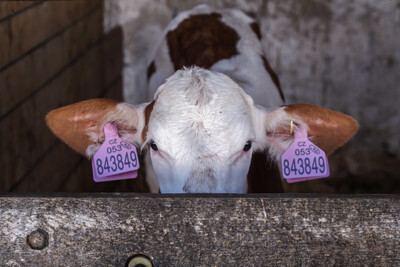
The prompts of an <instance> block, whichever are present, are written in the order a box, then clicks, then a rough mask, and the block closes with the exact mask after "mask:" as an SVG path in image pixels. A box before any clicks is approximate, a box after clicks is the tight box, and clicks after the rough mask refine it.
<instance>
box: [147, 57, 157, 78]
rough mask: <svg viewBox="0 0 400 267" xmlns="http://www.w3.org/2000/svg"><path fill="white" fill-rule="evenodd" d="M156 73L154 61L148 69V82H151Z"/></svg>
mask: <svg viewBox="0 0 400 267" xmlns="http://www.w3.org/2000/svg"><path fill="white" fill-rule="evenodd" d="M154 72H156V64H155V63H154V61H152V62H151V63H150V65H149V67H148V68H147V80H150V77H151V75H153V73H154Z"/></svg>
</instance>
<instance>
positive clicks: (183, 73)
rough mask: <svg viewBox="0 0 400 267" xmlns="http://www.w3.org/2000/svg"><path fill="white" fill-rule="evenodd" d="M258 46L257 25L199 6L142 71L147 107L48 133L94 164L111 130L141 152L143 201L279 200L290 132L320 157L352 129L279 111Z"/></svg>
mask: <svg viewBox="0 0 400 267" xmlns="http://www.w3.org/2000/svg"><path fill="white" fill-rule="evenodd" d="M260 38H261V36H260V32H259V29H258V26H257V24H256V23H255V22H254V21H253V20H252V19H251V18H249V17H248V16H246V15H245V14H244V13H242V12H240V11H238V10H219V11H216V10H213V9H212V8H210V7H208V6H205V5H202V6H198V7H196V8H194V9H192V10H190V11H188V12H183V13H181V14H179V15H178V16H177V17H176V18H175V19H174V20H173V21H171V23H170V24H169V25H168V27H167V29H166V31H165V36H164V38H163V39H162V41H161V42H160V43H159V45H158V48H157V50H156V51H155V53H154V55H153V56H152V60H151V61H150V63H149V68H148V73H147V76H148V77H147V78H148V84H149V93H150V95H151V96H153V95H154V98H152V99H151V100H150V102H147V103H144V104H141V105H136V106H132V105H129V104H126V103H119V102H116V101H113V100H109V99H92V100H87V101H83V102H80V103H77V104H73V105H69V106H66V107H62V108H59V109H57V110H54V111H52V112H50V113H49V114H48V115H47V118H46V120H47V123H48V126H49V127H50V129H51V130H52V131H53V132H54V133H55V134H56V135H57V136H58V137H60V138H61V139H62V140H63V141H64V142H66V143H67V144H68V145H70V146H71V147H72V148H73V149H75V150H76V151H77V152H79V153H81V154H84V155H86V156H87V157H88V158H92V157H93V155H94V154H95V153H96V151H97V150H98V148H99V146H100V145H101V144H102V142H103V141H104V133H103V127H104V125H105V124H106V123H109V122H111V123H113V124H114V125H115V126H116V127H117V129H118V134H119V135H120V136H121V137H122V138H124V139H126V140H128V141H130V142H131V143H133V144H135V145H136V146H137V147H140V148H142V149H143V150H144V151H146V152H147V153H146V157H145V161H146V164H145V165H146V175H147V177H146V181H147V183H148V184H149V187H150V190H151V192H162V193H246V192H274V191H275V192H276V191H281V190H282V186H281V182H280V181H281V180H280V176H279V170H278V168H277V164H276V162H277V161H279V158H280V155H281V154H282V153H283V151H284V150H285V149H286V148H287V147H288V146H289V145H290V144H291V143H292V141H293V134H292V133H291V132H290V125H291V122H294V125H295V127H302V128H304V129H306V130H307V132H308V136H309V138H310V139H311V140H312V141H313V142H314V143H316V144H317V145H318V146H319V147H321V148H322V149H323V150H325V152H327V153H331V152H333V151H334V150H335V149H336V148H337V147H339V146H341V145H343V144H344V143H345V142H346V141H347V140H348V139H349V138H351V137H352V136H353V135H354V133H355V132H356V131H357V129H358V123H357V122H356V121H355V120H354V119H353V118H351V117H349V116H347V115H344V114H342V113H339V112H335V111H332V110H328V109H325V108H322V107H318V106H315V105H309V104H296V105H289V106H282V104H283V101H284V99H283V94H282V91H281V89H280V85H279V80H278V78H277V76H276V75H275V74H274V72H273V71H272V69H271V67H270V65H269V64H268V61H267V59H266V57H265V56H264V54H263V51H262V46H261V43H260ZM253 154H254V155H255V157H253V160H252V155H253ZM250 165H252V168H251V170H250V172H249V167H250Z"/></svg>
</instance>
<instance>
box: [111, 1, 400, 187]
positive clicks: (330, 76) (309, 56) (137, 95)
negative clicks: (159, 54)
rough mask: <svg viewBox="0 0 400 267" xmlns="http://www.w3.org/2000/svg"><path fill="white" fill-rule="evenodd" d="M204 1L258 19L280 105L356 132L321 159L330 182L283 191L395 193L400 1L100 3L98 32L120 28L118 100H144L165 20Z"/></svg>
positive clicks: (399, 157) (398, 183) (399, 141)
mask: <svg viewBox="0 0 400 267" xmlns="http://www.w3.org/2000/svg"><path fill="white" fill-rule="evenodd" d="M204 2H205V3H208V4H210V5H213V6H217V7H235V8H239V9H242V10H244V11H246V12H248V13H249V14H251V15H252V16H254V17H255V18H257V19H258V21H259V23H260V26H261V30H262V34H263V40H262V42H263V45H264V49H265V52H266V54H267V57H268V59H269V61H270V63H271V65H272V66H273V68H274V69H275V70H276V72H277V73H278V75H279V77H280V80H281V84H282V85H283V90H284V93H285V95H286V99H287V103H288V104H290V103H304V102H307V103H313V104H319V105H322V106H324V107H328V108H332V109H335V110H338V111H342V112H345V113H348V114H350V115H352V116H353V117H355V118H356V119H358V120H359V122H360V124H361V128H360V131H359V133H358V134H357V135H356V136H355V137H354V139H353V140H352V141H351V142H349V143H348V144H347V145H346V146H345V147H343V148H341V149H339V150H338V151H337V152H336V153H335V154H334V155H333V156H332V157H331V158H330V162H331V169H332V171H331V172H332V175H331V177H332V178H329V179H325V180H323V181H322V180H321V181H313V182H306V183H301V184H296V185H294V186H287V190H289V191H301V192H305V191H308V192H330V193H365V192H376V193H378V192H387V193H393V192H400V178H399V175H398V169H397V166H400V152H399V151H400V134H399V133H400V114H399V113H400V106H399V104H398V100H399V99H400V65H399V63H400V37H399V34H398V33H399V28H400V1H394V0H384V1H367V0H353V1H346V0H332V1H329V2H327V1H322V0H320V1H317V0H299V1H289V0H283V1H282V0H268V1H261V0H260V1H257V0H253V1H244V0H236V1H223V0H219V1H194V0H188V1H184V2H181V1H177V0H165V1H157V2H155V1H145V0H136V1H129V0H119V1H111V0H106V2H105V18H104V28H105V30H106V31H107V30H110V29H112V28H113V27H115V26H116V25H122V27H123V38H124V71H123V75H124V77H123V87H124V97H125V99H126V101H128V102H131V103H139V102H143V101H145V100H146V98H147V93H146V81H145V76H146V75H145V73H146V65H147V62H148V58H147V57H148V54H149V52H150V51H151V50H152V49H153V48H154V44H155V43H156V42H157V40H158V39H159V38H160V36H161V34H162V30H163V28H164V27H165V25H167V23H168V21H169V20H170V19H171V18H172V17H173V16H174V15H176V14H177V13H178V12H179V11H181V10H185V9H189V8H191V7H193V6H195V5H197V4H199V3H204Z"/></svg>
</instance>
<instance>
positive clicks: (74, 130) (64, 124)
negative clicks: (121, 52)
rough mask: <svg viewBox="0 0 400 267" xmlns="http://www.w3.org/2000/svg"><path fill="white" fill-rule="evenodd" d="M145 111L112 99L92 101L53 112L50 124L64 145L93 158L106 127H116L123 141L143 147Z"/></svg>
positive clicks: (48, 117)
mask: <svg viewBox="0 0 400 267" xmlns="http://www.w3.org/2000/svg"><path fill="white" fill-rule="evenodd" d="M145 108H146V104H143V105H140V106H135V107H134V106H130V105H128V104H125V103H120V102H117V101H114V100H111V99H104V98H99V99H90V100H85V101H82V102H78V103H75V104H72V105H68V106H65V107H61V108H58V109H55V110H52V111H51V112H49V113H48V114H47V116H46V122H47V125H48V127H49V128H50V129H51V130H52V132H53V133H54V134H55V135H56V136H57V137H59V138H60V139H61V140H62V141H64V142H65V143H66V144H67V145H69V146H70V147H71V148H73V149H74V150H75V151H77V152H78V153H80V154H82V155H85V156H86V157H88V158H91V157H92V156H93V155H94V154H95V153H96V151H97V150H98V148H99V147H100V145H101V143H102V142H103V141H104V132H103V128H104V125H105V124H106V123H113V124H114V125H115V126H116V128H117V130H118V134H119V135H120V136H121V137H122V138H124V139H126V140H128V141H130V142H132V143H137V144H140V143H141V142H142V138H141V132H142V130H143V127H144V124H145V122H144V110H145Z"/></svg>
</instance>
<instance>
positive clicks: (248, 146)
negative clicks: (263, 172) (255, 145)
mask: <svg viewBox="0 0 400 267" xmlns="http://www.w3.org/2000/svg"><path fill="white" fill-rule="evenodd" d="M251 144H252V142H251V141H247V142H246V144H245V145H244V148H243V151H244V152H247V151H249V150H250V149H251Z"/></svg>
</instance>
